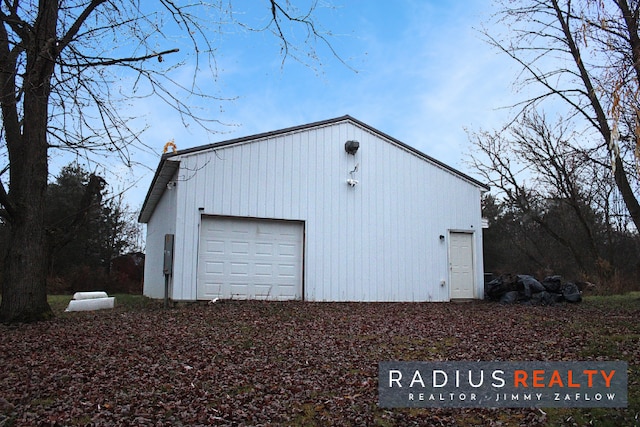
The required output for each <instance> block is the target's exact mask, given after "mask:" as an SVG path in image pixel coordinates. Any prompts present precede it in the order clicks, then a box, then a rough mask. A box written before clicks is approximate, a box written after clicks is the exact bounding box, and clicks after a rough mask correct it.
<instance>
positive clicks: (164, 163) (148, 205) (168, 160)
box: [138, 115, 489, 223]
mask: <svg viewBox="0 0 640 427" xmlns="http://www.w3.org/2000/svg"><path fill="white" fill-rule="evenodd" d="M341 122H351V123H353V124H355V125H357V126H360V127H362V128H364V129H366V130H368V131H369V132H371V133H373V134H375V135H377V136H379V137H381V138H383V139H386V140H388V141H390V142H393V143H394V144H396V145H398V146H400V147H402V148H404V149H405V150H407V151H410V152H412V153H414V154H416V155H417V156H418V157H421V158H423V159H424V160H426V161H428V162H430V163H433V164H435V165H436V166H439V167H441V168H443V169H445V170H447V171H449V172H451V173H453V174H454V175H457V176H459V177H460V178H462V179H464V180H465V181H468V182H470V183H472V184H474V185H476V186H478V187H480V188H481V189H483V190H484V191H489V187H488V186H487V185H486V184H483V183H482V182H480V181H478V180H476V179H474V178H472V177H470V176H469V175H466V174H464V173H462V172H460V171H459V170H457V169H455V168H453V167H451V166H449V165H447V164H445V163H442V162H441V161H439V160H436V159H434V158H433V157H431V156H428V155H427V154H424V153H423V152H421V151H419V150H417V149H416V148H413V147H411V146H410V145H407V144H405V143H404V142H402V141H399V140H397V139H395V138H393V137H392V136H389V135H387V134H386V133H384V132H381V131H379V130H377V129H375V128H373V127H371V126H369V125H368V124H366V123H364V122H361V121H360V120H357V119H355V118H353V117H351V116H349V115H344V116H341V117H336V118H333V119H328V120H322V121H318V122H314V123H309V124H305V125H300V126H293V127H289V128H284V129H280V130H275V131H271V132H264V133H259V134H255V135H249V136H244V137H241V138H235V139H229V140H226V141H221V142H216V143H213V144H207V145H201V146H197V147H192V148H186V149H184V150H179V151H176V152H175V153H166V154H163V155H162V157H161V158H160V163H159V164H158V168H157V169H156V173H155V175H154V176H153V180H152V181H151V186H150V187H149V190H148V192H147V195H146V197H145V199H144V202H143V204H142V209H141V210H140V215H139V217H138V221H139V222H142V223H146V222H148V221H149V219H150V218H151V214H152V213H153V211H154V210H155V208H156V205H157V204H158V202H159V201H160V198H161V197H162V194H163V193H164V191H165V190H166V188H167V184H168V183H169V181H170V180H171V178H172V177H173V175H174V174H175V172H176V170H177V169H178V167H179V166H180V160H172V158H173V157H176V156H182V155H185V154H192V153H197V152H199V151H207V150H212V149H218V148H222V147H226V146H229V145H235V144H241V143H245V142H248V141H252V140H259V139H266V138H270V137H274V136H278V135H282V134H286V133H292V132H299V131H303V130H306V129H312V128H317V127H323V126H327V125H333V124H337V123H341Z"/></svg>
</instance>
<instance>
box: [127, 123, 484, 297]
mask: <svg viewBox="0 0 640 427" xmlns="http://www.w3.org/2000/svg"><path fill="white" fill-rule="evenodd" d="M487 190H488V187H486V186H485V185H484V184H482V183H480V182H478V181H476V180H475V179H473V178H471V177H469V176H467V175H465V174H463V173H461V172H459V171H457V170H455V169H453V168H451V167H449V166H447V165H445V164H443V163H441V162H439V161H437V160H435V159H433V158H431V157H429V156H427V155H425V154H423V153H421V152H419V151H418V150H416V149H414V148H411V147H410V146H408V145H406V144H404V143H402V142H400V141H398V140H396V139H394V138H392V137H390V136H388V135H385V134H384V133H382V132H380V131H378V130H376V129H374V128H372V127H371V126H369V125H367V124H365V123H362V122H360V121H358V120H356V119H354V118H352V117H350V116H343V117H339V118H335V119H331V120H326V121H322V122H317V123H311V124H307V125H303V126H298V127H294V128H288V129H282V130H278V131H274V132H268V133H264V134H259V135H253V136H249V137H245V138H238V139H233V140H228V141H223V142H219V143H215V144H211V145H206V146H201V147H195V148H189V149H185V150H180V151H177V152H175V153H169V154H165V155H163V156H162V158H161V160H160V164H159V165H158V169H157V170H156V173H155V176H154V178H153V182H152V184H151V188H150V189H149V191H148V193H147V196H146V199H145V201H144V205H143V207H142V211H141V213H140V217H139V220H140V222H142V223H146V224H147V240H146V245H147V251H146V265H145V278H144V294H145V295H147V296H149V297H152V298H163V297H164V291H165V274H164V273H165V271H164V270H163V266H164V259H165V251H164V249H165V236H166V235H170V236H173V237H172V238H173V257H172V260H173V263H172V269H171V270H170V273H171V274H170V275H167V276H166V277H168V282H167V283H168V284H169V286H168V289H169V291H168V296H169V298H171V299H173V300H208V299H212V298H223V299H230V298H233V299H269V300H290V299H297V300H306V301H449V300H450V299H458V298H463V299H467V298H482V297H483V271H482V220H481V213H480V198H481V195H482V193H483V192H484V191H487ZM170 238H171V237H170ZM168 255H171V254H170V253H169V254H168ZM170 259H171V258H170ZM167 267H168V266H167ZM166 272H167V273H168V272H169V270H166Z"/></svg>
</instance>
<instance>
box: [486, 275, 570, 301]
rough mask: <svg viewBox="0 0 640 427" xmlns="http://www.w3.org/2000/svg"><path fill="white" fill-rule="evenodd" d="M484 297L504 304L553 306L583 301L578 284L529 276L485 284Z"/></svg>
mask: <svg viewBox="0 0 640 427" xmlns="http://www.w3.org/2000/svg"><path fill="white" fill-rule="evenodd" d="M484 297H485V299H488V300H491V301H499V302H501V303H503V304H516V303H525V304H532V305H553V304H558V303H562V302H570V303H578V302H580V301H582V291H581V290H580V288H579V286H578V285H577V284H576V283H574V282H565V281H563V280H562V277H561V276H547V277H545V278H544V280H542V281H538V280H537V279H536V278H535V277H533V276H530V275H527V274H517V275H511V274H506V275H502V276H499V277H497V278H495V279H493V280H491V281H489V282H487V283H485V285H484Z"/></svg>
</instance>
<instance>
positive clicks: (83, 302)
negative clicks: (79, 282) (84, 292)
mask: <svg viewBox="0 0 640 427" xmlns="http://www.w3.org/2000/svg"><path fill="white" fill-rule="evenodd" d="M114 303H115V297H107V298H92V299H78V300H71V301H69V306H68V307H67V309H66V310H65V311H92V310H102V309H107V308H113V305H114Z"/></svg>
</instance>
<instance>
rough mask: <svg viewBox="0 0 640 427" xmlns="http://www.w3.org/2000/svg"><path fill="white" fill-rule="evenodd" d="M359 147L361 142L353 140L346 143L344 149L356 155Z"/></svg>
mask: <svg viewBox="0 0 640 427" xmlns="http://www.w3.org/2000/svg"><path fill="white" fill-rule="evenodd" d="M358 148H360V143H359V142H358V141H353V140H351V141H347V142H345V143H344V151H346V152H347V153H349V154H351V155H355V154H356V152H357V151H358Z"/></svg>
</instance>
